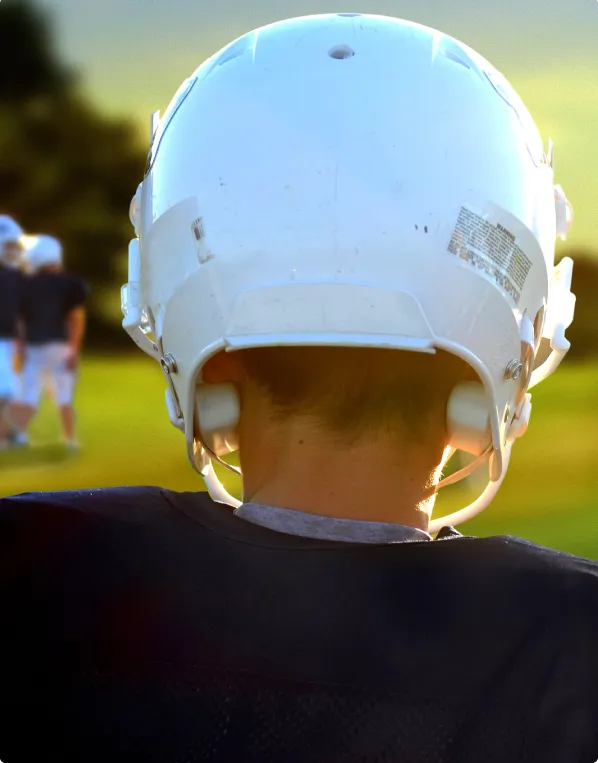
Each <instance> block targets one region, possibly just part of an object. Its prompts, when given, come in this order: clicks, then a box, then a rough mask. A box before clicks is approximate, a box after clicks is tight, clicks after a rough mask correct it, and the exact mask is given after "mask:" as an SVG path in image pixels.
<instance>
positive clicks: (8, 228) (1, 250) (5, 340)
mask: <svg viewBox="0 0 598 763" xmlns="http://www.w3.org/2000/svg"><path fill="white" fill-rule="evenodd" d="M22 236H23V231H22V229H21V227H20V225H18V223H16V222H15V221H14V220H13V219H12V218H11V217H9V216H8V215H0V448H4V447H6V446H7V445H8V444H9V440H8V436H9V434H10V430H11V427H10V423H9V421H8V420H7V417H6V414H7V413H8V410H9V406H10V404H11V403H12V401H13V400H14V397H15V395H16V393H17V389H18V379H17V375H16V373H15V361H16V354H17V353H16V347H17V340H18V316H19V300H20V296H21V280H22V275H21V272H20V270H19V266H20V264H21V256H22V251H23V245H22Z"/></svg>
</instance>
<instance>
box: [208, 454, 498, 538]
mask: <svg viewBox="0 0 598 763" xmlns="http://www.w3.org/2000/svg"><path fill="white" fill-rule="evenodd" d="M512 447H513V442H512V441H510V442H508V443H507V446H506V447H505V451H504V455H503V468H502V472H501V475H500V477H499V479H498V480H496V482H489V483H488V485H487V487H486V489H485V490H484V492H483V493H482V494H481V495H480V496H479V498H477V499H476V500H475V501H474V502H473V503H470V504H469V506H466V507H465V508H463V509H460V510H459V511H455V512H453V514H448V515H447V516H445V517H439V518H438V519H433V520H431V521H430V524H429V526H428V532H429V533H430V534H431V535H435V534H436V533H438V532H440V530H441V529H442V528H443V527H446V526H447V525H457V524H461V523H463V522H467V521H468V520H469V519H472V518H473V517H475V516H476V515H477V514H480V513H481V512H482V511H484V509H486V508H487V507H488V505H489V504H490V502H491V501H492V500H493V498H494V496H495V495H496V493H497V492H498V490H499V488H500V486H501V485H502V483H503V480H504V478H505V476H506V473H507V468H508V466H509V459H510V457H511V449H512ZM490 453H491V450H490V449H488V450H487V451H485V452H484V453H482V455H481V456H478V458H476V459H475V460H474V461H472V462H471V463H470V464H468V465H467V466H466V467H464V468H463V469H460V470H459V471H458V472H455V473H454V474H451V476H450V477H446V478H445V479H443V480H441V481H440V482H439V483H438V485H437V489H440V488H441V487H446V486H447V485H452V484H454V483H456V482H459V481H460V480H462V479H464V478H465V477H467V476H469V475H470V474H471V473H472V472H474V471H475V470H476V469H478V468H479V467H480V466H482V464H484V463H485V461H487V460H488V458H489V457H490ZM218 462H220V463H223V462H221V460H220V459H218ZM223 466H226V467H227V468H230V467H229V465H228V464H226V463H223ZM231 471H234V472H235V473H236V474H238V475H240V474H241V472H240V470H238V469H234V470H233V469H231ZM202 477H203V478H204V481H205V483H206V487H207V489H208V493H209V494H210V496H211V497H212V499H213V500H214V501H216V502H217V503H224V504H227V505H228V506H232V507H233V508H234V509H237V508H238V507H239V506H241V505H242V503H243V502H242V501H239V500H238V499H237V498H234V497H233V496H232V495H231V494H230V493H229V492H228V491H227V490H226V489H225V487H224V485H223V484H222V483H221V482H220V480H219V479H218V476H217V475H216V472H215V471H214V466H213V463H212V460H211V459H210V461H209V462H208V464H207V466H205V467H204V469H202Z"/></svg>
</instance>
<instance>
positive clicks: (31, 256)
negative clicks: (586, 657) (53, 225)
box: [25, 234, 62, 273]
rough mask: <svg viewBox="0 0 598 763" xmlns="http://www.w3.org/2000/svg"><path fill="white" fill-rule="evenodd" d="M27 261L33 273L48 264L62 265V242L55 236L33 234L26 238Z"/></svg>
mask: <svg viewBox="0 0 598 763" xmlns="http://www.w3.org/2000/svg"><path fill="white" fill-rule="evenodd" d="M25 261H26V263H27V266H28V268H29V270H30V271H31V272H33V273H35V272H36V271H37V270H39V269H40V268H43V267H47V266H48V265H62V244H61V243H60V241H59V240H58V239H57V238H54V236H46V235H43V234H42V235H38V236H32V237H31V238H28V239H27V240H26V246H25Z"/></svg>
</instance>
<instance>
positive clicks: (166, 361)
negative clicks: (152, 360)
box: [160, 353, 178, 376]
mask: <svg viewBox="0 0 598 763" xmlns="http://www.w3.org/2000/svg"><path fill="white" fill-rule="evenodd" d="M160 365H161V366H162V370H163V371H164V373H165V374H168V375H169V376H170V374H176V372H177V371H178V368H177V364H176V360H175V359H174V358H173V357H172V355H171V354H170V353H167V354H166V355H165V356H164V357H163V358H161V359H160Z"/></svg>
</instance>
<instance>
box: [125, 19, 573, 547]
mask: <svg viewBox="0 0 598 763" xmlns="http://www.w3.org/2000/svg"><path fill="white" fill-rule="evenodd" d="M130 217H131V221H132V223H133V225H134V227H135V231H136V234H137V238H135V239H134V240H133V241H132V242H131V244H130V248H129V283H128V284H127V285H126V286H125V287H123V292H122V302H123V313H124V315H125V318H124V321H123V326H124V327H125V329H126V330H127V331H128V332H129V333H130V335H131V336H132V338H133V339H134V340H135V341H136V342H137V344H138V345H139V346H140V347H141V348H142V349H144V350H145V351H146V352H147V353H148V354H149V355H151V356H153V357H155V358H156V359H157V360H159V361H160V363H161V365H162V369H163V371H164V374H165V378H166V381H167V384H168V390H167V393H166V397H167V406H168V410H169V414H170V418H171V421H172V423H173V424H174V425H175V426H176V427H178V428H179V429H181V430H182V431H183V432H184V433H185V435H186V439H187V449H188V455H189V458H190V459H191V462H192V463H193V465H194V466H195V467H196V468H197V469H198V471H200V472H201V473H202V474H203V475H204V477H205V478H206V482H207V484H208V488H209V490H210V492H211V494H212V496H213V497H214V498H215V499H216V500H220V501H223V502H227V503H230V504H232V505H235V506H236V505H238V504H239V502H238V501H236V500H235V499H234V498H232V497H231V496H230V495H229V494H228V493H226V492H225V490H224V488H223V487H222V485H221V484H220V483H219V482H218V480H217V479H216V477H215V474H214V471H213V468H212V461H213V460H214V459H216V460H220V456H222V455H224V454H225V453H228V452H230V451H233V450H235V449H236V448H237V438H236V432H235V429H236V425H237V421H238V416H239V401H238V399H237V395H236V392H235V390H234V388H233V387H232V386H229V385H206V384H203V383H202V368H203V366H204V364H205V363H206V361H207V360H208V358H210V357H211V356H212V355H214V354H215V353H217V352H218V351H220V350H227V351H232V350H239V349H242V348H250V347H263V346H278V345H339V346H340V345H342V346H359V347H384V348H395V349H397V350H411V351H418V352H427V353H433V352H435V350H436V349H437V348H441V349H442V350H445V351H448V352H451V353H454V354H455V355H458V356H459V357H461V358H462V359H463V360H465V361H466V362H467V363H469V365H470V366H471V367H472V368H473V369H475V371H476V372H477V374H478V376H479V378H480V383H479V384H475V383H472V384H463V385H460V386H459V387H458V388H457V389H455V391H454V393H453V395H452V397H451V400H450V403H449V406H448V411H447V423H448V430H449V433H450V438H451V447H452V449H455V450H456V449H459V450H462V451H465V452H468V453H471V454H474V455H475V456H477V458H476V459H475V460H474V461H473V463H472V465H470V466H469V467H467V468H466V469H462V470H460V471H459V472H458V473H457V474H456V475H452V476H451V477H449V478H447V479H445V480H443V481H442V482H441V483H440V484H441V485H442V484H449V483H451V482H455V481H456V480H457V479H460V478H461V477H463V476H465V475H466V474H468V473H470V472H471V471H472V469H473V468H474V467H476V466H480V465H481V464H482V463H484V462H487V463H488V465H489V485H488V487H487V489H486V490H485V492H484V494H483V495H482V496H481V497H480V498H479V499H478V500H477V501H476V502H475V503H474V504H472V505H471V506H469V507H467V508H466V509H463V510H461V511H459V512H456V513H455V514H453V515H451V516H449V517H444V518H442V519H438V520H434V521H433V522H432V523H431V525H430V529H431V531H432V532H436V531H437V530H438V529H440V527H441V526H442V525H444V524H448V523H453V524H455V523H457V522H462V521H464V520H465V519H468V518H469V517H471V516H473V515H474V514H476V513H477V512H479V511H481V510H482V509H483V508H485V506H486V505H487V504H488V503H489V502H490V500H491V498H492V497H493V495H494V494H495V493H496V490H497V489H498V486H499V485H500V483H501V481H502V479H503V478H504V475H505V472H506V468H507V464H508V458H509V454H510V450H511V446H512V443H513V441H514V439H515V438H516V437H518V436H519V435H521V434H523V432H524V431H525V428H526V426H527V422H528V419H529V414H530V409H531V405H530V395H529V393H528V390H529V389H530V388H531V387H532V386H533V385H534V384H535V383H537V382H538V381H541V380H542V379H544V378H545V377H546V376H548V375H549V374H550V373H552V372H553V371H554V369H555V368H556V366H557V365H558V363H559V362H560V360H561V359H562V357H563V356H564V354H565V353H566V351H567V349H568V348H569V342H568V341H567V340H566V339H565V335H564V332H565V329H566V328H567V327H568V326H569V325H570V323H571V321H572V319H573V309H574V297H573V295H572V294H571V292H570V285H571V268H572V262H571V260H569V259H564V260H563V261H562V262H561V263H560V265H559V266H558V267H557V268H555V266H554V245H555V239H556V237H557V236H561V237H562V238H564V237H565V235H566V232H567V230H568V228H569V226H570V224H571V221H572V209H571V205H570V204H569V202H568V201H567V199H566V197H565V195H564V193H563V191H562V189H561V188H560V187H559V186H555V184H554V179H553V150H552V146H551V145H550V144H549V148H548V150H547V151H546V152H545V151H544V150H543V146H542V140H541V138H540V135H539V133H538V130H537V128H536V126H535V125H534V122H533V120H532V118H531V117H530V115H529V113H528V111H527V110H526V108H525V106H524V105H523V103H522V102H521V100H520V99H519V97H518V96H517V94H516V93H515V91H514V90H513V88H512V87H511V85H510V84H509V83H508V82H507V81H506V80H505V79H504V77H503V76H502V75H501V74H499V72H497V71H496V69H494V68H493V67H492V66H491V65H490V64H489V63H488V62H487V61H486V60H485V59H483V58H482V57H481V56H479V55H478V54H477V53H475V52H474V51H473V50H471V49H470V48H468V47H467V46H465V45H463V44H462V43H460V42H457V41H456V40H454V39H452V38H451V37H448V36H446V35H444V34H442V33H440V32H438V31H435V30H433V29H429V28H426V27H423V26H419V25H417V24H413V23H410V22H407V21H402V20H399V19H394V18H386V17H380V16H369V15H360V14H331V15H323V16H311V17H305V18H299V19H291V20H289V21H283V22H281V23H277V24H272V25H270V26H267V27H264V28H262V29H258V30H257V31H254V32H251V33H249V34H247V35H245V36H243V37H241V38H240V39H238V40H236V41H235V42H233V43H231V44H230V45H229V46H228V47H226V48H224V49H223V50H221V51H220V52H218V53H217V54H216V55H214V56H213V57H212V58H210V59H209V60H208V61H206V62H205V63H204V64H203V65H202V66H200V67H199V68H198V69H197V70H196V71H195V73H194V74H193V75H192V76H191V77H190V78H189V79H187V80H185V82H184V83H183V84H182V85H181V87H180V89H179V90H178V92H177V93H176V95H175V96H174V98H173V100H172V102H171V103H170V105H169V106H168V108H167V110H166V112H165V114H164V116H163V117H162V118H161V119H159V117H158V116H157V115H154V117H153V119H152V145H151V149H150V152H149V157H148V164H147V171H146V175H145V178H144V180H143V182H142V183H141V184H140V185H139V187H138V189H137V193H136V195H135V197H134V199H133V202H132V204H131V210H130ZM543 337H544V338H546V339H547V340H549V342H550V344H551V346H552V354H551V355H550V357H549V359H548V360H547V361H546V362H545V363H544V364H543V365H542V366H540V367H539V368H534V364H535V357H536V353H537V350H538V346H539V344H540V341H541V339H542V338H543Z"/></svg>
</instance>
